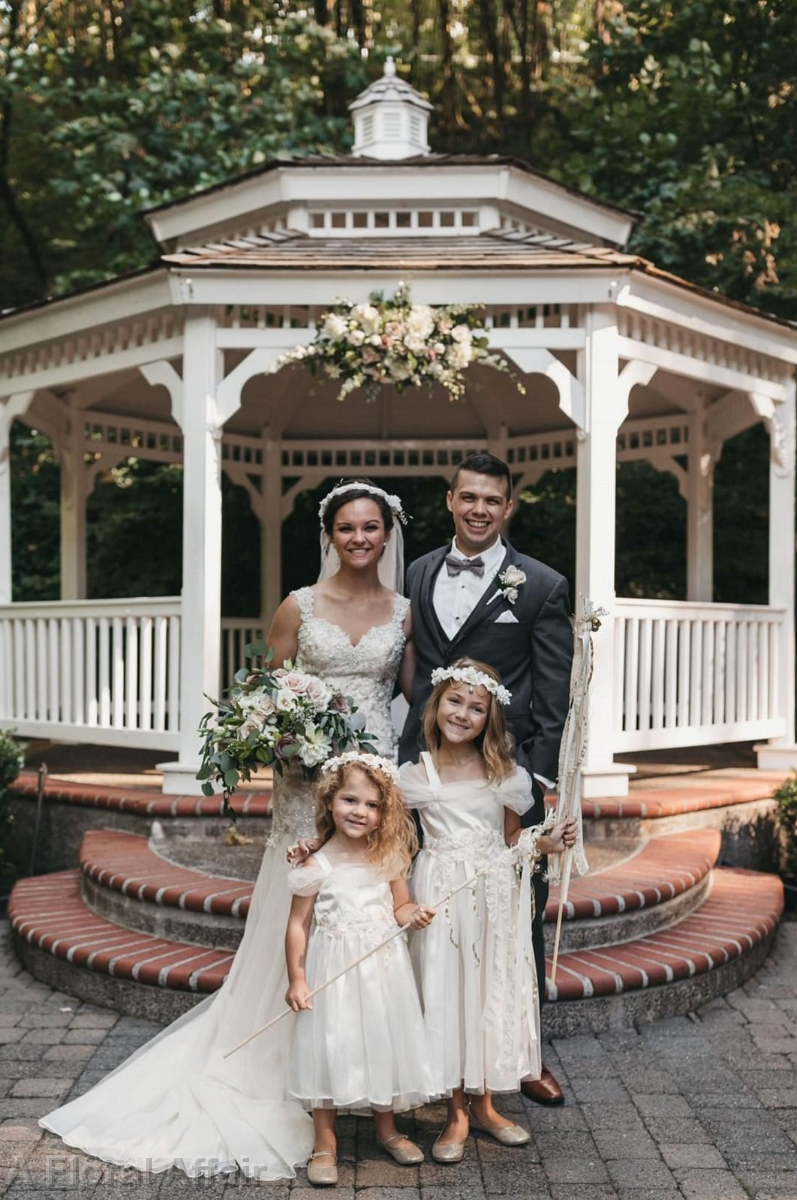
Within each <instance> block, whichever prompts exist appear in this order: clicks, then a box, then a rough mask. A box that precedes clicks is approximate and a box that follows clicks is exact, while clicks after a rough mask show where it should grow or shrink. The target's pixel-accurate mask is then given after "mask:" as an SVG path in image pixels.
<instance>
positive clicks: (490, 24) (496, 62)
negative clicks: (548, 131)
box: [479, 0, 504, 121]
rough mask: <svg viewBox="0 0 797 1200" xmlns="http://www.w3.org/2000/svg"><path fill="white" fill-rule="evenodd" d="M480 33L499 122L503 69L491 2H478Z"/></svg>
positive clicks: (502, 100)
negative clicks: (483, 41)
mask: <svg viewBox="0 0 797 1200" xmlns="http://www.w3.org/2000/svg"><path fill="white" fill-rule="evenodd" d="M479 12H480V14H481V23H482V32H483V34H484V40H485V42H486V44H487V57H488V58H489V60H490V66H491V68H492V75H493V99H494V101H495V112H496V116H497V117H498V120H499V121H502V120H503V117H504V69H503V64H502V62H501V46H500V42H499V36H498V17H497V14H496V13H495V11H494V8H493V0H479Z"/></svg>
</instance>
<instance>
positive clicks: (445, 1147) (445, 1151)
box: [432, 1129, 465, 1163]
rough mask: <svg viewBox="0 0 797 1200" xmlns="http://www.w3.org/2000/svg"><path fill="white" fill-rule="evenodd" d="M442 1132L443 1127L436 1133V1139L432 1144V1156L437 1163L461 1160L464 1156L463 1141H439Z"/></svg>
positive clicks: (443, 1130)
mask: <svg viewBox="0 0 797 1200" xmlns="http://www.w3.org/2000/svg"><path fill="white" fill-rule="evenodd" d="M444 1133H445V1129H441V1130H440V1132H439V1134H438V1135H437V1141H436V1142H435V1144H434V1145H433V1146H432V1158H433V1159H434V1160H435V1162H439V1163H458V1162H462V1159H463V1158H464V1157H465V1142H464V1141H463V1142H441V1141H440V1138H441V1137H442V1136H443V1134H444Z"/></svg>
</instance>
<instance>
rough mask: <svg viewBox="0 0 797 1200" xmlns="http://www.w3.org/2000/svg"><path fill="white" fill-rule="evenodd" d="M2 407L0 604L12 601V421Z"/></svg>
mask: <svg viewBox="0 0 797 1200" xmlns="http://www.w3.org/2000/svg"><path fill="white" fill-rule="evenodd" d="M4 415H5V414H4V413H3V411H2V409H0V604H10V603H11V457H10V453H9V443H10V437H11V422H10V421H5V420H3V417H4Z"/></svg>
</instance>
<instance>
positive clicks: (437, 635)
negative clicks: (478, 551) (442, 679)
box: [420, 546, 449, 663]
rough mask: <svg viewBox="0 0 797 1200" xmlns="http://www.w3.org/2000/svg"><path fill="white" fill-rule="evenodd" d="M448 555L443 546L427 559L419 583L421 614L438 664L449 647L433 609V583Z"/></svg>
mask: <svg viewBox="0 0 797 1200" xmlns="http://www.w3.org/2000/svg"><path fill="white" fill-rule="evenodd" d="M447 553H448V546H443V547H442V548H441V549H440V550H437V551H436V552H435V553H434V555H432V557H431V558H430V559H429V562H428V563H427V565H426V569H425V570H424V573H423V578H422V579H421V583H420V602H421V612H422V613H423V616H424V618H425V619H426V625H427V628H428V630H429V633H430V635H431V637H432V639H433V640H434V642H435V645H436V647H437V652H438V655H439V657H440V662H441V663H442V662H443V661H444V660H445V656H446V650H447V648H448V645H449V639H448V636H447V634H446V632H445V630H444V629H443V626H442V625H441V624H440V621H439V620H438V617H437V613H436V611H435V607H434V582H435V580H436V579H437V573H438V571H439V570H440V568H441V567H442V565H443V559H444V558H445V556H446V554H447Z"/></svg>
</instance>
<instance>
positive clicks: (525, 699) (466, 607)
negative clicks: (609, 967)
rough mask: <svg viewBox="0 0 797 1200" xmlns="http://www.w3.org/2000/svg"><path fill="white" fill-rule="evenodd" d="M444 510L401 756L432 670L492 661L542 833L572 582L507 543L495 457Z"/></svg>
mask: <svg viewBox="0 0 797 1200" xmlns="http://www.w3.org/2000/svg"><path fill="white" fill-rule="evenodd" d="M446 503H447V505H448V510H449V512H450V513H451V514H452V516H453V518H454V529H455V536H454V540H453V542H451V543H449V544H448V545H447V546H443V547H441V548H440V549H439V550H433V551H432V552H431V554H425V555H424V556H423V558H419V559H417V561H416V562H414V563H413V564H412V565H411V566H410V568H409V571H408V572H407V591H408V594H409V597H410V600H411V602H412V626H413V637H414V640H415V645H416V649H417V655H418V662H417V668H416V672H415V680H414V685H413V699H412V706H411V708H410V711H409V714H408V716H407V720H406V723H405V725H404V730H403V733H402V735H401V747H400V752H399V758H400V760H401V761H402V762H406V761H408V760H409V761H412V762H414V761H415V760H416V759H417V757H418V750H419V749H420V748H422V747H421V710H422V709H423V706H424V704H425V703H426V701H427V699H428V698H429V695H430V693H431V691H432V682H431V674H432V671H433V670H434V668H435V667H439V666H448V665H450V664H451V663H452V662H454V661H455V660H456V659H458V658H475V659H477V660H479V661H481V662H485V663H488V664H489V665H490V666H492V667H494V668H495V670H496V671H498V673H499V674H500V676H501V679H502V682H503V683H504V684H505V685H506V687H507V688H508V689H509V691H510V692H511V693H512V702H511V704H510V705H509V707H508V709H507V711H506V715H507V718H508V721H509V726H510V728H511V730H512V732H513V734H514V736H515V741H516V747H515V757H516V759H517V761H518V763H519V764H520V765H521V766H522V767H525V768H526V770H527V771H528V772H529V774H530V775H531V776H532V779H533V792H534V805H533V807H532V808H531V810H530V811H529V812H528V813H526V815H525V816H524V817H523V819H522V824H523V825H524V826H527V825H536V824H537V823H538V822H540V821H542V819H543V817H544V815H545V808H544V797H545V790H546V788H549V787H553V785H554V783H555V781H556V775H557V769H558V759H559V742H560V740H561V737H562V729H563V727H564V722H565V717H566V715H567V707H568V701H569V694H570V665H571V660H572V657H573V631H572V625H571V623H570V615H569V614H570V603H569V599H568V591H567V581H566V580H565V579H564V577H563V576H562V575H559V574H558V573H557V572H556V571H553V570H552V569H551V568H550V567H546V566H545V565H544V564H543V563H541V562H538V561H537V560H536V559H534V558H527V557H526V555H525V554H518V552H517V551H516V550H514V549H513V548H512V546H510V545H509V543H508V542H506V541H503V540H502V538H501V527H502V525H503V523H504V521H505V520H506V519H507V517H508V516H509V515H510V513H511V512H512V508H513V504H512V477H511V475H510V473H509V467H508V466H507V465H506V463H505V462H502V461H501V459H500V458H496V457H495V455H494V454H488V453H486V452H484V453H477V454H469V455H468V456H467V457H466V458H464V459H463V461H462V462H461V463H460V465H459V467H458V468H457V471H456V473H455V475H454V478H453V479H452V480H451V487H450V490H449V492H448V495H447V497H446ZM507 572H508V573H507ZM521 575H522V576H523V578H522V579H521ZM502 576H504V579H503V581H502V579H501V577H502ZM534 893H535V912H536V915H535V919H534V922H533V924H532V938H533V945H534V956H535V960H536V964H537V979H538V981H539V989H540V1003H542V1002H543V1000H544V997H545V944H544V940H543V929H542V916H543V912H544V909H545V902H546V900H547V897H548V883H547V880H544V879H543V878H542V876H541V874H537V875H536V876H535V878H534ZM522 1086H523V1092H524V1094H525V1095H527V1096H529V1097H530V1098H531V1099H532V1100H536V1101H537V1102H538V1103H540V1104H561V1103H563V1100H564V1097H563V1095H562V1090H561V1088H560V1087H559V1084H558V1083H557V1081H556V1080H555V1079H554V1077H553V1075H552V1074H551V1072H550V1071H548V1070H547V1069H546V1068H545V1067H544V1066H543V1071H542V1078H541V1079H539V1080H536V1081H534V1082H526V1083H524V1084H523V1085H522Z"/></svg>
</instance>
